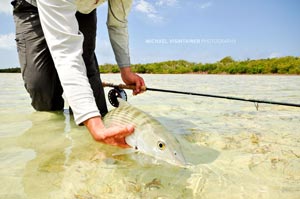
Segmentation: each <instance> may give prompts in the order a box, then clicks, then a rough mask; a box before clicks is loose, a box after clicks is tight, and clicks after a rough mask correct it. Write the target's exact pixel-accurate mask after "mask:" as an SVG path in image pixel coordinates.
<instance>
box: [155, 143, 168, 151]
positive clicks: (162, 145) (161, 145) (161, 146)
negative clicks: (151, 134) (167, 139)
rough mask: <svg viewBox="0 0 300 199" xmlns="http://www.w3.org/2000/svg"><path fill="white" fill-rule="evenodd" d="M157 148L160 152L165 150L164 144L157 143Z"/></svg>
mask: <svg viewBox="0 0 300 199" xmlns="http://www.w3.org/2000/svg"><path fill="white" fill-rule="evenodd" d="M157 146H158V148H159V149H160V150H164V149H165V148H166V144H165V143H164V142H162V141H158V142H157Z"/></svg>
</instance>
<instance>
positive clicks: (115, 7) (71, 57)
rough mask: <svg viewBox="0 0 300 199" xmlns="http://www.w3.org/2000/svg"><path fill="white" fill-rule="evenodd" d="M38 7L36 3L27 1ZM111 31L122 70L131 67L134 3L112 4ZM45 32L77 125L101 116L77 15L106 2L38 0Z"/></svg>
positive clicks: (113, 1) (117, 0) (116, 1)
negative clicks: (130, 15)
mask: <svg viewBox="0 0 300 199" xmlns="http://www.w3.org/2000/svg"><path fill="white" fill-rule="evenodd" d="M27 1H30V3H32V4H33V5H34V1H35V0H27ZM108 1H109V6H108V18H107V27H108V31H109V36H110V41H111V44H112V47H113V50H114V53H115V57H116V61H117V63H118V65H119V67H124V66H129V65H130V60H129V50H128V33H127V20H126V18H127V15H128V12H129V10H130V7H131V3H132V0H108ZM36 2H37V7H38V11H39V16H40V21H41V24H42V28H43V32H44V35H45V38H46V41H47V45H48V47H49V50H50V53H51V55H52V58H53V61H54V64H55V67H56V70H57V73H58V75H59V78H60V81H61V84H62V87H63V89H64V93H65V96H66V98H67V101H68V103H69V105H70V106H71V108H72V110H73V112H74V118H75V122H76V123H77V124H80V123H82V122H83V121H85V120H87V119H89V118H91V117H95V116H99V115H100V113H99V110H98V108H97V106H96V103H95V99H94V96H93V91H92V89H91V86H90V84H89V81H88V78H87V75H86V67H85V64H84V61H83V58H82V44H83V35H82V34H81V33H80V31H79V27H78V23H77V20H76V17H75V13H76V12H77V11H80V12H82V13H89V12H91V11H92V10H93V9H95V8H96V7H97V6H98V5H100V4H101V3H103V2H104V1H103V0H99V1H97V3H96V0H51V1H49V0H37V1H36Z"/></svg>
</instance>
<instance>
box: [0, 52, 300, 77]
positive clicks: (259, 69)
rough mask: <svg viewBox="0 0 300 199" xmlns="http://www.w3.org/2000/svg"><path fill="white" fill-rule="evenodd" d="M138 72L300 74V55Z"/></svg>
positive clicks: (108, 67)
mask: <svg viewBox="0 0 300 199" xmlns="http://www.w3.org/2000/svg"><path fill="white" fill-rule="evenodd" d="M99 68H100V72H101V73H118V72H120V70H119V67H118V66H117V65H114V64H104V65H100V66H99ZM131 68H132V70H133V71H134V72H136V73H151V74H183V73H206V74H296V75H300V57H292V56H287V57H280V58H270V59H258V60H250V59H248V60H245V61H235V60H234V59H232V57H230V56H228V57H224V58H223V59H221V60H220V61H218V62H216V63H206V64H202V63H194V62H188V61H185V60H177V61H165V62H157V63H148V64H133V65H132V66H131ZM0 72H2V73H3V72H5V73H19V72H21V71H20V68H8V69H0Z"/></svg>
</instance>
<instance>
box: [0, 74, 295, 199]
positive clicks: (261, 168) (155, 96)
mask: <svg viewBox="0 0 300 199" xmlns="http://www.w3.org/2000/svg"><path fill="white" fill-rule="evenodd" d="M143 77H144V78H145V80H146V82H147V83H148V86H149V87H157V88H166V89H174V90H182V91H187V90H189V91H192V92H200V93H211V94H218V95H231V96H239V97H249V98H257V99H269V100H273V101H288V102H292V103H299V102H300V100H299V99H300V90H299V87H300V77H298V76H222V75H144V76H143ZM102 78H103V79H104V80H105V81H111V82H114V83H120V82H121V80H120V78H119V75H103V77H102ZM0 86H1V88H3V89H2V90H1V97H0V107H1V109H0V114H1V117H0V122H1V126H0V160H1V161H0V198H5V199H6V198H30V199H31V198H38V199H41V198H42V199H43V198H55V199H56V198H72V199H73V198H77V199H83V198H272V199H273V198H278V199H279V198H295V199H296V198H299V195H300V136H299V135H300V128H299V127H300V111H299V108H291V107H283V106H281V107H280V106H271V105H262V104H261V105H260V106H259V110H258V111H256V109H255V107H254V105H253V104H251V103H246V102H232V101H226V100H220V99H209V98H202V97H192V96H185V95H175V94H165V93H156V92H150V91H149V92H146V93H144V94H143V95H140V96H136V97H130V96H129V102H130V103H131V104H132V105H134V106H136V107H138V108H140V109H142V110H144V111H146V112H147V113H149V114H151V115H152V116H154V117H155V118H156V119H158V120H159V121H160V122H161V123H163V124H164V125H165V126H166V127H167V128H169V129H171V130H172V131H173V132H174V133H175V134H177V136H178V137H179V138H180V141H181V144H182V146H183V149H184V151H185V154H186V157H187V159H189V161H190V162H192V163H194V165H190V166H188V167H187V168H179V167H174V166H171V165H168V164H162V165H153V164H151V161H149V160H148V157H145V156H143V155H134V154H132V155H121V156H113V155H112V154H115V153H117V152H119V149H117V148H115V147H111V146H106V145H102V144H100V143H96V142H94V141H93V140H92V138H91V136H90V135H89V133H88V132H87V130H86V129H85V127H78V126H76V125H75V124H74V121H73V119H72V118H70V116H69V114H67V113H60V112H54V113H42V112H35V111H33V109H32V108H31V107H30V100H29V96H28V95H27V93H26V92H25V91H24V88H23V83H22V81H21V77H20V75H19V74H8V75H3V74H1V79H0ZM106 91H108V90H106ZM128 95H130V94H129V93H128ZM110 108H112V107H110Z"/></svg>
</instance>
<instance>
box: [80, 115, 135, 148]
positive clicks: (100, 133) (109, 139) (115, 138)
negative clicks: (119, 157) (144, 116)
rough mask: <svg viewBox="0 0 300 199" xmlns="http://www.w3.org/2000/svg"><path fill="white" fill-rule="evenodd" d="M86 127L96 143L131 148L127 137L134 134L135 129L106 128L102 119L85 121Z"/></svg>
mask: <svg viewBox="0 0 300 199" xmlns="http://www.w3.org/2000/svg"><path fill="white" fill-rule="evenodd" d="M84 125H85V126H86V127H87V128H88V130H89V131H90V133H91V135H92V136H93V138H94V139H95V140H96V141H100V142H103V143H105V144H109V145H114V146H119V147H122V148H129V147H130V146H129V145H128V144H127V143H126V141H125V137H126V136H128V135H130V134H132V133H133V131H134V127H133V126H131V125H129V126H124V127H123V128H121V127H111V128H106V127H105V126H104V124H103V122H102V120H101V117H93V118H90V119H88V120H86V121H84Z"/></svg>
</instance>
